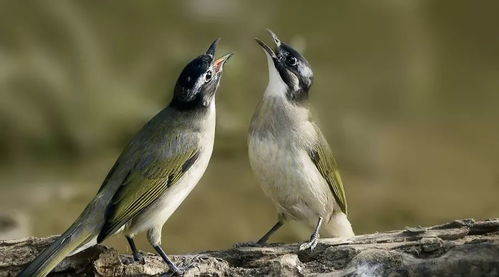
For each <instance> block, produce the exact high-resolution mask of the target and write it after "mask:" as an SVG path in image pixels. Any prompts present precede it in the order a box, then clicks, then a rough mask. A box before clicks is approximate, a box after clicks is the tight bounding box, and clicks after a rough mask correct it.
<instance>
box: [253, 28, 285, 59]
mask: <svg viewBox="0 0 499 277" xmlns="http://www.w3.org/2000/svg"><path fill="white" fill-rule="evenodd" d="M267 32H269V34H270V35H271V36H272V39H273V40H274V43H275V44H276V46H277V48H279V47H280V46H281V41H280V40H279V38H278V37H277V35H276V34H275V33H274V32H272V30H270V29H267ZM255 40H256V42H257V43H258V44H259V45H260V46H261V47H262V48H263V50H264V51H265V52H267V54H269V56H270V57H272V58H273V59H276V58H277V56H276V54H275V51H274V50H273V49H272V48H271V47H270V46H268V45H267V44H265V42H263V41H261V40H260V39H258V38H255Z"/></svg>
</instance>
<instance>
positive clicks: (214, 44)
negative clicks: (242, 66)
mask: <svg viewBox="0 0 499 277" xmlns="http://www.w3.org/2000/svg"><path fill="white" fill-rule="evenodd" d="M218 43H220V38H217V39H216V40H215V41H213V42H212V43H211V45H210V47H209V48H208V50H206V55H210V56H211V58H214V57H215V52H216V51H217V47H218Z"/></svg>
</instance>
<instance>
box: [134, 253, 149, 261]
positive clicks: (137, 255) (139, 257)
mask: <svg viewBox="0 0 499 277" xmlns="http://www.w3.org/2000/svg"><path fill="white" fill-rule="evenodd" d="M133 260H134V261H135V262H137V263H140V264H145V263H146V259H145V258H144V255H142V254H140V253H139V252H136V253H133Z"/></svg>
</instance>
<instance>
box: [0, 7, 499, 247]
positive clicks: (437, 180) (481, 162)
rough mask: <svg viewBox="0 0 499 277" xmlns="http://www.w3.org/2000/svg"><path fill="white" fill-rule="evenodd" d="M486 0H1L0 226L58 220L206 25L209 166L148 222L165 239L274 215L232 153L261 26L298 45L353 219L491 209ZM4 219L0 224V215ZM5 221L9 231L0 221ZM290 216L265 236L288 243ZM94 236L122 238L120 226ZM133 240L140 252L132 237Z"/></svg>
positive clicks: (498, 61) (293, 232) (415, 218)
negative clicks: (214, 77)
mask: <svg viewBox="0 0 499 277" xmlns="http://www.w3.org/2000/svg"><path fill="white" fill-rule="evenodd" d="M498 10H499V2H497V1H432V0H421V1H416V0H406V1H399V0H382V1H371V0H359V1H289V0H282V1H264V0H261V1H234V0H218V1H210V0H184V1H96V0H95V1H78V2H76V1H30V2H27V1H1V2H0V131H1V134H0V163H1V164H0V176H1V178H0V214H1V215H2V218H3V219H2V220H0V226H3V228H4V229H5V230H7V231H5V232H4V235H3V238H7V237H8V238H15V237H23V236H27V235H35V236H48V235H52V234H58V233H61V232H63V231H64V230H65V229H66V228H67V227H68V226H69V225H70V224H71V222H72V221H73V220H74V219H75V218H76V217H77V216H78V215H79V213H80V211H81V210H82V209H83V207H84V206H85V205H86V203H87V202H88V201H89V200H90V199H91V198H92V197H93V195H94V194H95V192H96V191H97V189H98V187H99V186H100V183H101V181H102V180H103V178H104V176H105V175H106V173H107V172H108V170H109V169H110V168H111V166H112V164H113V162H114V160H115V159H116V158H117V156H118V155H119V153H120V152H121V150H122V148H123V147H124V145H125V144H126V142H127V141H128V140H129V139H130V137H131V136H132V135H133V134H134V133H135V132H137V130H138V129H139V128H140V127H141V126H142V125H143V124H144V123H145V122H146V121H147V120H148V119H149V118H151V117H152V116H153V115H154V114H155V113H157V112H158V111H159V110H160V109H162V107H164V106H165V105H166V104H167V103H168V102H169V100H170V97H171V92H172V88H173V86H174V82H175V80H176V78H177V77H178V75H179V73H180V71H181V69H182V68H183V66H184V65H185V64H186V63H187V62H188V61H190V60H191V59H192V58H194V57H195V56H197V55H199V54H200V53H201V52H203V51H204V50H205V49H206V48H207V47H208V45H209V44H210V43H211V42H212V41H213V39H215V38H217V37H222V38H223V39H222V42H221V47H220V51H219V54H223V53H225V52H228V51H234V52H235V53H236V55H235V56H234V58H233V59H231V61H230V63H229V64H228V65H227V67H226V72H225V73H224V78H223V81H222V84H221V86H220V89H219V91H218V96H217V112H218V123H217V135H216V142H215V149H214V153H213V157H212V160H211V164H210V166H209V167H208V170H207V172H206V174H205V176H204V178H203V179H202V181H201V182H200V183H199V185H198V187H197V188H196V189H195V190H194V192H193V193H192V194H191V195H190V197H188V198H187V200H186V201H185V202H184V203H183V204H182V206H181V207H180V208H179V209H178V210H177V212H176V213H175V214H174V215H173V216H172V218H170V220H169V221H168V222H167V224H166V225H165V228H164V236H163V242H164V245H165V246H166V249H167V250H168V251H169V252H173V253H185V252H191V251H197V250H207V249H221V248H228V247H231V245H232V244H233V243H235V242H238V241H250V240H254V239H256V238H258V237H259V236H261V235H262V234H263V233H264V232H265V231H267V229H268V228H269V227H270V226H271V225H272V224H273V223H274V222H275V219H276V214H275V211H274V208H273V206H272V205H271V203H270V201H269V200H267V199H266V198H265V197H264V196H263V193H262V192H261V190H260V188H259V186H258V184H257V182H256V180H255V178H254V176H253V175H252V173H251V170H250V167H249V163H248V161H247V150H246V132H247V129H248V125H249V121H250V118H251V115H252V113H253V110H254V108H255V106H256V104H257V102H258V101H259V99H260V98H261V96H262V93H263V90H264V88H265V86H266V82H267V66H266V61H265V58H264V55H263V53H262V51H261V50H260V49H259V47H257V45H256V44H255V43H254V41H253V40H252V38H253V37H254V36H259V37H261V38H263V39H265V40H266V41H270V40H269V38H268V35H267V34H266V33H265V31H264V28H266V27H268V28H271V29H273V30H274V31H275V32H276V33H277V34H278V35H279V36H280V37H281V39H282V40H284V41H287V42H289V43H290V44H292V45H294V46H296V47H297V48H298V49H301V50H304V53H305V56H306V57H307V58H308V60H309V61H310V63H311V65H312V67H313V69H314V73H315V84H314V86H313V87H312V91H311V102H312V105H313V107H314V114H315V116H316V118H317V119H318V121H319V124H320V126H321V127H322V130H323V132H324V133H325V135H326V137H327V138H328V140H329V143H330V144H331V146H332V147H333V149H334V150H335V153H336V158H337V160H338V162H339V164H340V168H341V170H342V173H343V179H344V182H345V185H346V191H347V198H348V202H349V207H350V211H349V217H350V219H351V222H352V224H353V227H354V229H355V231H356V232H357V233H358V234H362V233H371V232H376V231H385V230H390V229H400V228H404V227H405V226H414V225H430V224H437V223H441V222H445V221H447V220H451V219H455V218H465V217H474V218H477V219H484V218H490V217H497V216H498V215H499V203H498V200H497V199H498V198H497V196H498V195H499V31H498V27H499V16H498V14H497V11H498ZM9 228H10V229H9ZM9 232H10V233H9ZM308 236H309V230H308V229H307V228H306V227H305V226H302V225H300V224H296V223H295V224H290V225H288V226H286V227H285V228H283V229H282V230H280V231H279V232H278V233H277V234H276V236H275V237H274V238H273V240H272V241H300V240H305V239H307V238H308ZM107 244H108V245H112V246H115V247H118V248H119V249H120V250H122V251H128V250H127V246H126V242H125V240H124V238H123V237H120V236H117V237H115V238H113V239H111V240H110V241H109V242H107ZM139 246H140V247H141V248H142V249H148V250H150V248H149V246H148V245H147V243H146V242H145V240H144V238H143V237H141V240H140V241H139Z"/></svg>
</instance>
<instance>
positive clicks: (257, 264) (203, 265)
mask: <svg viewBox="0 0 499 277" xmlns="http://www.w3.org/2000/svg"><path fill="white" fill-rule="evenodd" d="M54 239H55V237H50V238H28V239H24V240H12V241H0V276H2V277H3V276H15V274H16V273H17V272H19V271H20V270H21V269H22V268H23V267H24V266H25V265H26V264H27V263H29V262H30V261H31V260H32V259H33V258H34V257H35V256H36V255H37V253H38V252H39V251H40V250H41V249H43V248H45V247H47V246H48V245H49V244H50V243H51V242H52V241H54ZM298 246H299V244H270V245H268V246H265V247H240V248H234V249H229V250H221V251H208V252H203V253H196V254H190V255H177V256H172V257H173V259H174V261H175V262H176V263H177V264H178V265H179V266H181V267H182V266H187V265H191V267H190V268H189V270H188V271H187V272H186V274H185V276H499V219H493V220H486V221H474V220H472V219H465V220H456V221H453V222H450V223H447V224H443V225H438V226H432V227H428V228H423V227H416V228H406V229H405V230H402V231H392V232H387V233H376V234H369V235H360V236H356V237H353V238H350V239H323V240H321V241H320V242H319V244H318V245H317V248H316V249H315V250H314V251H313V252H309V251H306V252H298ZM144 257H145V263H144V264H140V263H137V262H134V261H133V259H132V257H131V255H120V254H118V252H117V251H116V250H114V249H110V248H107V247H104V246H95V247H92V248H90V249H88V250H86V251H84V252H82V253H79V254H77V255H75V256H71V257H68V258H66V259H65V260H64V261H63V262H62V263H61V264H60V265H59V266H58V267H57V268H56V269H55V270H54V272H53V273H52V274H51V276H159V275H160V274H161V273H163V272H165V271H166V270H167V268H166V266H165V265H164V263H163V262H162V260H161V259H160V258H159V257H158V256H155V255H153V254H145V255H144Z"/></svg>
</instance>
